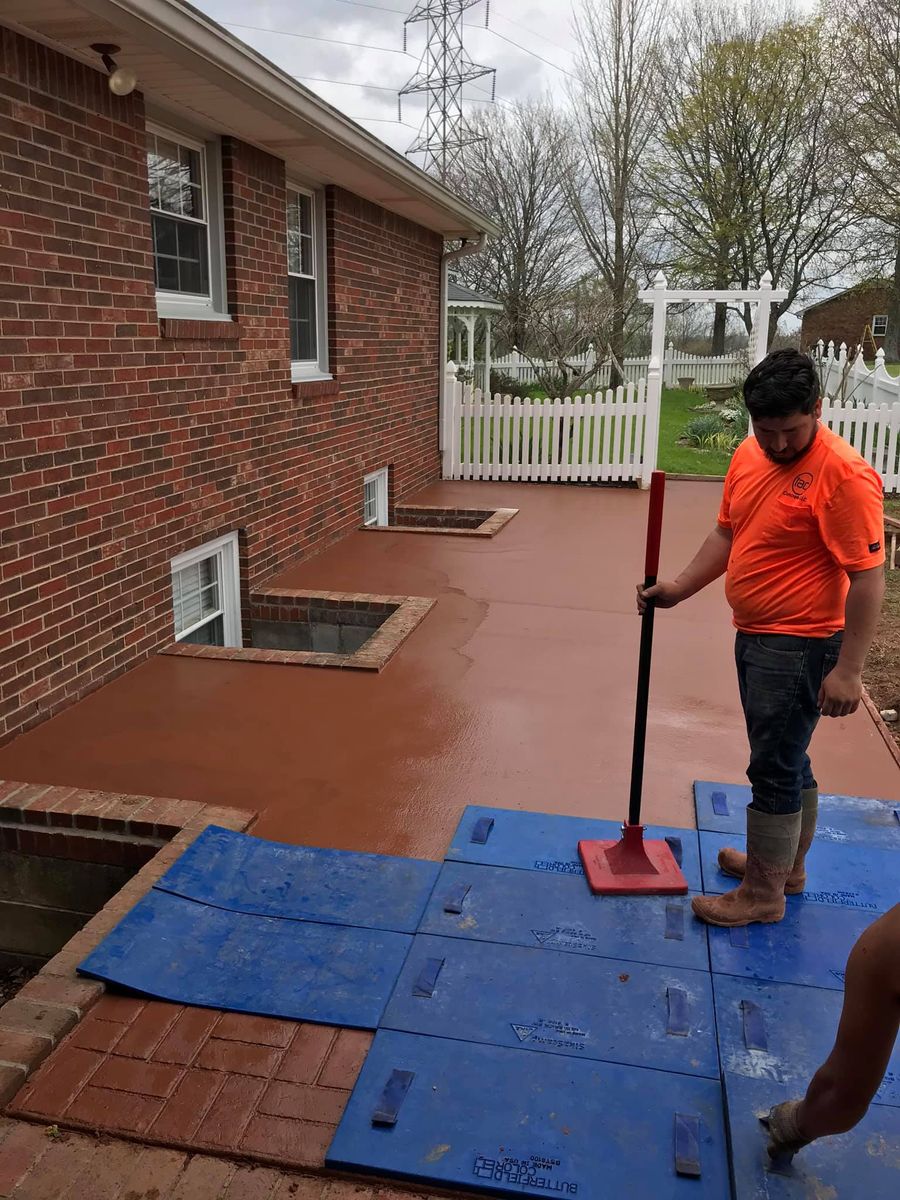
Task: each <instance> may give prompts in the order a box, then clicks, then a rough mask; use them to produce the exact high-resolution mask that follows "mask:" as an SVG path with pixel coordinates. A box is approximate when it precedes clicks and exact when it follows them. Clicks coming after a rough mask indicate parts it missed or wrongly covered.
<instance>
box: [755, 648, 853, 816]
mask: <svg viewBox="0 0 900 1200" xmlns="http://www.w3.org/2000/svg"><path fill="white" fill-rule="evenodd" d="M842 637H843V634H842V633H835V634H833V635H832V636H831V637H828V638H806V637H790V636H788V635H787V634H781V633H739V634H738V635H737V639H736V641H735V646H734V657H735V662H736V664H737V673H738V684H739V685H740V689H741V705H742V706H743V709H744V718H745V720H746V722H747V737H748V738H749V740H750V765H749V766H748V768H747V778H748V779H749V780H750V786H751V788H752V791H753V800H752V801H751V804H750V807H751V808H755V809H756V810H757V812H765V813H779V814H783V813H795V812H799V811H800V792H801V791H802V790H803V789H805V788H813V787H815V786H816V781H815V777H814V776H813V772H812V766H811V764H810V761H809V755H808V754H807V753H806V750H807V747H808V746H809V743H810V739H811V738H812V735H813V730H814V729H815V727H816V725H817V724H818V721H819V705H818V698H819V688H820V687H821V686H822V680H823V679H824V678H825V676H826V675H827V674H828V672H829V671H831V670H832V669H833V667H834V666H835V664H836V663H837V660H838V655H839V654H840V650H841V639H842Z"/></svg>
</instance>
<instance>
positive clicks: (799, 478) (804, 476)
mask: <svg viewBox="0 0 900 1200" xmlns="http://www.w3.org/2000/svg"><path fill="white" fill-rule="evenodd" d="M812 481H813V477H812V475H811V474H810V472H809V471H801V472H800V474H799V475H795V476H794V482H793V483H792V484H791V491H792V492H793V493H794V495H795V496H797V497H798V498H799V497H801V496H803V495H804V494H805V493H806V492H807V491H809V486H810V484H811V483H812Z"/></svg>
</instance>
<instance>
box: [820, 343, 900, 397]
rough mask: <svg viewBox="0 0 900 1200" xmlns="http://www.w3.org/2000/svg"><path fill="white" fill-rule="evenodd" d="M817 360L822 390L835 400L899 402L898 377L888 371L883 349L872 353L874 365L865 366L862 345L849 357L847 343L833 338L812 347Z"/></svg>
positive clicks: (899, 381) (899, 386) (899, 379)
mask: <svg viewBox="0 0 900 1200" xmlns="http://www.w3.org/2000/svg"><path fill="white" fill-rule="evenodd" d="M813 357H814V358H816V360H817V361H818V363H819V370H820V372H821V377H822V390H823V392H824V394H825V395H826V396H828V397H830V398H832V399H834V400H841V401H844V402H846V401H847V400H855V401H857V402H859V403H862V404H874V405H880V404H889V405H890V404H897V403H898V402H900V377H897V376H896V375H891V373H890V372H889V371H888V370H887V368H886V367H885V365H884V351H883V350H879V351H878V353H877V354H876V356H875V366H874V367H867V366H866V362H865V359H864V358H863V354H862V347H857V350H856V354H855V356H854V358H853V359H852V361H851V360H850V359H849V354H848V350H847V343H846V342H841V344H840V346H839V347H837V348H836V347H835V344H834V342H829V343H828V345H827V346H826V345H825V343H824V342H822V341H820V342H819V343H818V345H817V346H816V347H814V348H813Z"/></svg>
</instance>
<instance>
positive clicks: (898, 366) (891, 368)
mask: <svg viewBox="0 0 900 1200" xmlns="http://www.w3.org/2000/svg"><path fill="white" fill-rule="evenodd" d="M866 366H867V367H868V368H869V370H870V371H871V370H872V369H873V367H874V366H875V359H874V358H873V359H868V358H867V359H866ZM884 369H885V370H886V371H887V373H888V375H895V376H896V375H900V363H893V362H889V363H885V364H884Z"/></svg>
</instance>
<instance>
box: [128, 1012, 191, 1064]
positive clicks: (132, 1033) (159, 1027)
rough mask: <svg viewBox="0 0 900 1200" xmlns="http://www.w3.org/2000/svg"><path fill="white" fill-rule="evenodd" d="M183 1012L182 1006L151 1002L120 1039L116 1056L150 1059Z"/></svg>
mask: <svg viewBox="0 0 900 1200" xmlns="http://www.w3.org/2000/svg"><path fill="white" fill-rule="evenodd" d="M182 1012H183V1009H182V1008H181V1006H180V1005H177V1004H164V1003H162V1002H161V1001H158V1000H151V1001H150V1002H149V1003H148V1004H147V1006H146V1008H144V1009H143V1011H142V1012H141V1013H139V1014H138V1016H137V1017H135V1019H134V1020H133V1021H132V1023H131V1025H130V1026H129V1027H128V1029H127V1030H126V1032H125V1033H124V1034H123V1035H122V1037H121V1038H120V1040H119V1043H118V1045H117V1046H116V1054H124V1055H127V1056H129V1057H131V1058H150V1056H151V1055H152V1054H153V1051H154V1050H155V1049H156V1047H157V1046H158V1045H159V1043H160V1042H161V1041H162V1039H163V1038H164V1037H165V1035H166V1034H167V1033H168V1031H169V1029H170V1028H171V1027H172V1025H173V1024H174V1023H175V1020H176V1018H177V1017H179V1016H180V1015H181V1013H182Z"/></svg>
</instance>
